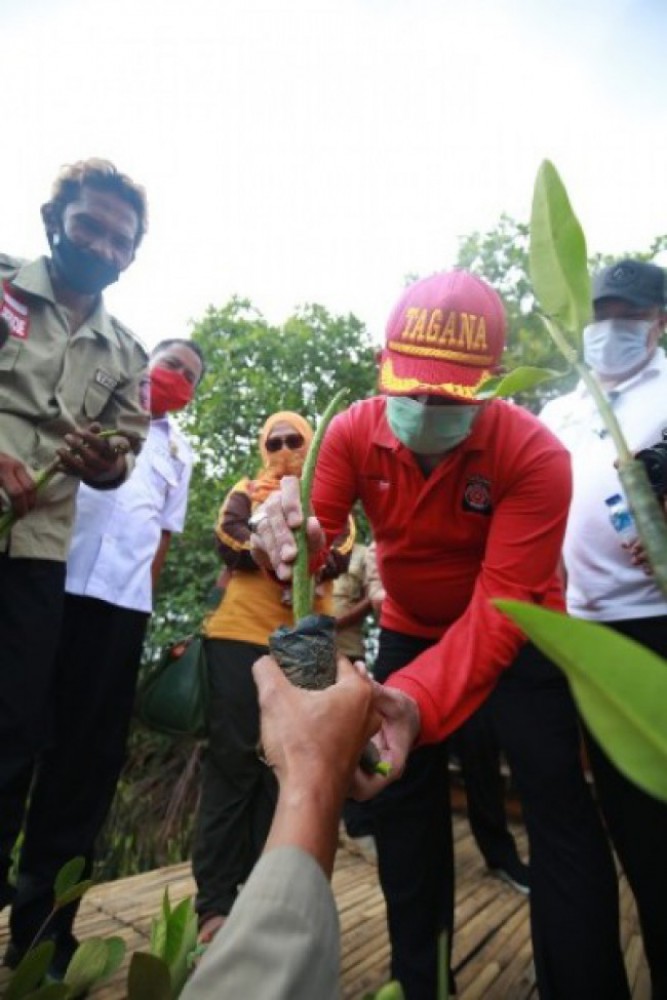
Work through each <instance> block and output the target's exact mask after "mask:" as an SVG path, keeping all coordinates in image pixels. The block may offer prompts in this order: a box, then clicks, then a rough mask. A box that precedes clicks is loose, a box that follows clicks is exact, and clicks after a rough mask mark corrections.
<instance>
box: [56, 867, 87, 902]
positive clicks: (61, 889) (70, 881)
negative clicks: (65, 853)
mask: <svg viewBox="0 0 667 1000" xmlns="http://www.w3.org/2000/svg"><path fill="white" fill-rule="evenodd" d="M85 867H86V859H85V858H82V857H77V858H72V859H71V861H68V862H66V864H64V865H63V866H62V868H61V869H60V871H59V872H58V874H57V875H56V880H55V882H54V884H53V893H54V896H55V898H56V902H57V903H59V902H60V897H61V896H62V895H63V893H65V892H68V891H69V890H70V889H71V888H72V887H73V886H75V885H76V884H77V882H78V881H79V879H80V878H81V876H82V875H83V870H84V868H85Z"/></svg>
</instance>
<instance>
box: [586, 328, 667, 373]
mask: <svg viewBox="0 0 667 1000" xmlns="http://www.w3.org/2000/svg"><path fill="white" fill-rule="evenodd" d="M653 322H654V321H653V320H650V319H620V318H619V319H603V320H600V322H598V323H591V325H590V326H587V327H586V329H585V330H584V361H585V362H586V364H587V365H588V367H589V368H592V369H593V371H594V372H597V374H598V375H603V376H606V377H607V378H614V377H617V376H619V375H625V374H626V373H630V372H632V371H634V370H635V369H637V368H640V367H641V365H642V362H644V361H648V347H647V342H648V334H649V330H650V329H651V327H652V326H653Z"/></svg>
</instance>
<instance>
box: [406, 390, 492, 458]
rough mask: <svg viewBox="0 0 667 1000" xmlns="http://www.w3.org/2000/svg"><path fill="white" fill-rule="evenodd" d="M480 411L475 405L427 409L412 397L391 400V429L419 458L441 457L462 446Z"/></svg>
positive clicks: (431, 407) (450, 404) (452, 404)
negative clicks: (458, 445)
mask: <svg viewBox="0 0 667 1000" xmlns="http://www.w3.org/2000/svg"><path fill="white" fill-rule="evenodd" d="M479 411H480V406H479V405H478V404H475V403H449V404H448V403H445V404H444V405H442V406H427V405H426V404H425V403H421V402H419V400H417V399H411V398H410V396H388V397H387V420H388V421H389V426H390V427H391V429H392V431H393V432H394V434H395V435H396V437H397V438H398V440H399V441H401V442H402V444H404V445H405V447H406V448H409V449H410V451H414V452H415V454H416V455H441V454H444V452H446V451H449V450H450V449H451V448H455V447H456V446H457V444H461V442H462V441H465V439H466V438H467V437H468V435H469V434H470V431H471V429H472V425H473V421H474V420H475V417H476V416H477V414H478V413H479Z"/></svg>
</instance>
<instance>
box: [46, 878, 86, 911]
mask: <svg viewBox="0 0 667 1000" xmlns="http://www.w3.org/2000/svg"><path fill="white" fill-rule="evenodd" d="M92 884H93V881H92V879H89V878H87V879H85V880H84V881H83V882H77V884H76V885H73V886H72V888H71V889H67V890H66V891H65V892H62V893H60V895H58V896H56V904H55V905H56V906H57V907H58V908H59V909H60V907H61V906H67V904H68V903H73V902H74V900H75V899H81V897H82V896H83V895H84V893H86V892H88V890H89V889H90V887H91V886H92Z"/></svg>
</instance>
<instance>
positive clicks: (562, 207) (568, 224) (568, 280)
mask: <svg viewBox="0 0 667 1000" xmlns="http://www.w3.org/2000/svg"><path fill="white" fill-rule="evenodd" d="M530 276H531V279H532V282H533V287H534V289H535V294H536V295H537V298H538V300H539V302H540V304H541V306H542V308H543V309H544V311H545V312H546V313H547V315H549V316H551V317H552V318H553V319H555V320H557V321H558V322H559V323H560V324H561V325H562V326H563V327H564V328H565V329H566V330H567V331H568V332H569V333H570V334H573V335H574V337H575V340H574V342H575V343H577V344H578V343H579V338H580V336H581V331H582V329H583V328H584V326H585V325H586V323H587V322H588V319H589V317H590V314H591V289H590V278H589V276H588V264H587V260H586V240H585V237H584V234H583V231H582V228H581V226H580V225H579V221H578V219H577V217H576V216H575V214H574V212H573V211H572V207H571V205H570V201H569V198H568V196H567V191H566V190H565V187H564V186H563V182H562V181H561V179H560V177H559V176H558V171H557V170H556V168H555V167H554V165H553V164H552V163H550V162H549V160H545V161H544V162H543V163H542V165H541V166H540V169H539V171H538V174H537V179H536V181H535V189H534V192H533V207H532V214H531V219H530Z"/></svg>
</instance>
